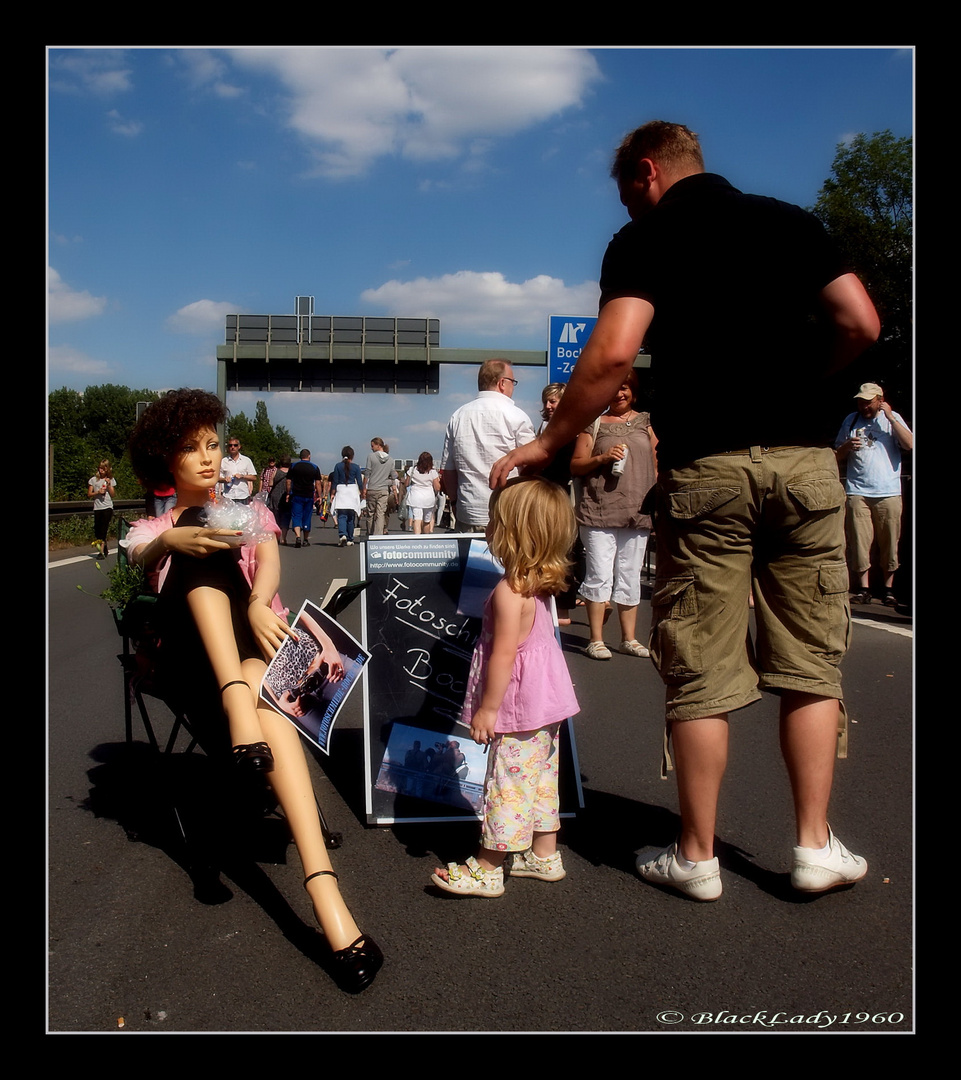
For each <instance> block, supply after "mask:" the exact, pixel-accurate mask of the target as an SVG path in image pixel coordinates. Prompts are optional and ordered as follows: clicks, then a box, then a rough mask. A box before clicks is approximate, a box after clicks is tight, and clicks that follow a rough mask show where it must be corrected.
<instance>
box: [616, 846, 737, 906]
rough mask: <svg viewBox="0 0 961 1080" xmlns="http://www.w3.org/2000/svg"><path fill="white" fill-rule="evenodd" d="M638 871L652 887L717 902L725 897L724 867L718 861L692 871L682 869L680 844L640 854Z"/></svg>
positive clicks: (705, 863) (706, 860)
mask: <svg viewBox="0 0 961 1080" xmlns="http://www.w3.org/2000/svg"><path fill="white" fill-rule="evenodd" d="M635 865H636V867H637V872H638V873H639V874H640V875H641V877H642V878H643V879H644V880H645V881H649V882H650V883H651V884H652V885H667V886H670V888H672V889H677V891H678V892H682V893H684V895H685V896H689V897H691V899H692V900H716V899H717V898H718V897H719V896H720V895H721V868H720V864H719V863H718V861H717V859H716V858H714V859H705V860H704V861H703V862H699V863H695V864H694V866H693V868H692V869H690V870H683V869H681V867H680V865H679V864H678V861H677V844H671V846H670V847H667V848H665V849H664V850H663V851H660V852H658V853H657V854H655V855H651V856H647V857H645V856H643V855H638V857H637V863H636V864H635Z"/></svg>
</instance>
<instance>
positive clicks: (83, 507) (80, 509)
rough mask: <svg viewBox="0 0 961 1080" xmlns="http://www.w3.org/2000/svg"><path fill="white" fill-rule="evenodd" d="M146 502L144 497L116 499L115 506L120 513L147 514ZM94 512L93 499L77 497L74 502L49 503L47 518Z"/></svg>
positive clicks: (53, 518) (51, 519)
mask: <svg viewBox="0 0 961 1080" xmlns="http://www.w3.org/2000/svg"><path fill="white" fill-rule="evenodd" d="M146 505H147V504H146V502H145V501H144V500H143V499H114V501H113V508H114V510H117V511H118V512H119V513H122V514H124V513H127V511H129V510H133V511H136V512H137V513H138V514H145V513H146V512H147V511H146ZM92 513H93V499H75V500H73V501H72V502H52V503H47V518H48V520H50V521H56V520H57V519H58V518H65V517H75V516H80V515H84V514H92Z"/></svg>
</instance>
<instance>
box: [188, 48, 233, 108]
mask: <svg viewBox="0 0 961 1080" xmlns="http://www.w3.org/2000/svg"><path fill="white" fill-rule="evenodd" d="M178 57H179V59H180V61H181V62H182V64H183V66H184V68H185V70H186V73H187V79H188V81H189V82H190V84H191V85H192V86H193V87H195V88H200V87H204V86H207V87H209V88H210V89H211V90H212V91H213V92H214V93H215V94H216V95H217V97H221V98H234V97H239V96H240V95H241V94H243V93H244V91H243V90H242V89H241V88H240V87H239V86H235V85H234V84H233V83H230V82H228V81H227V79H226V76H227V65H226V64H225V63H224V61H223V60H221V59H220V58H219V57H217V56H215V55H214V54H213V53H212V52H211V51H210V50H209V49H181V50H180V52H179V53H178Z"/></svg>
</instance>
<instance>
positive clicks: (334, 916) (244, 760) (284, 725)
mask: <svg viewBox="0 0 961 1080" xmlns="http://www.w3.org/2000/svg"><path fill="white" fill-rule="evenodd" d="M225 418H226V409H225V407H224V405H223V404H222V402H221V401H220V399H219V398H217V397H216V395H214V394H209V393H206V392H204V391H201V390H177V391H174V392H172V393H170V394H167V395H165V396H164V397H163V398H161V399H160V400H159V401H157V402H155V403H154V404H152V405H151V406H150V407H149V408H148V409H147V410H146V411H145V412H144V414H143V416H142V417H141V419H140V421H139V422H138V424H137V427H136V429H135V430H134V433H133V435H132V436H131V441H130V453H131V460H132V462H133V466H134V470H135V472H136V473H137V475H138V477H139V478H140V479H141V481H142V482H144V483H145V484H148V485H149V484H151V483H155V482H158V481H160V482H163V481H167V482H168V483H169V482H172V483H173V484H174V486H175V487H176V490H177V502H176V504H175V506H174V508H173V510H172V511H171V512H170V513H169V514H166V515H164V516H163V517H160V518H156V519H152V520H150V521H140V522H136V523H134V525H133V526H132V527H131V530H130V533H129V535H128V537H127V549H128V556H129V558H130V561H131V562H132V563H136V564H139V565H141V566H143V567H144V569H145V570H147V571H148V573H149V574H150V576H151V579H152V580H153V582H154V586H155V588H157V590H158V592H160V593H161V595H162V598H163V600H164V601H168V598H169V603H168V610H170V611H172V612H173V613H174V615H175V616H177V617H180V618H182V620H183V622H184V623H189V621H190V620H192V622H193V628H189V627H185V634H184V635H183V636H181V635H179V634H170V635H169V638H170V639H171V640H172V641H173V642H174V644H173V645H172V646H171V647H172V648H174V649H176V650H178V651H177V655H176V657H175V658H174V663H175V664H176V667H174V674H175V675H176V674H178V672H179V671H181V670H182V671H184V676H185V678H189V677H191V676H192V675H194V674H195V673H194V671H193V669H194V668H195V667H196V665H197V662H198V661H199V662H200V663H203V662H204V661H205V662H206V663H207V664H209V667H210V669H211V671H212V673H213V677H214V678H215V680H216V686H217V687H218V688H219V691H220V700H221V703H222V706H223V711H224V713H225V715H226V718H227V724H228V727H229V731H230V742H231V745H232V747H233V759H234V762H235V763H236V767H237V769H238V770H239V771H240V772H241V773H242V774H245V775H246V776H248V777H250V776H263V777H264V778H265V779H266V780H267V782H269V784H270V786H271V787H272V789H273V791H274V794H275V796H276V797H277V800H278V802H279V803H280V805H281V807H282V809H283V811H284V815H285V817H286V819H287V822H288V824H289V826H290V830H291V834H292V836H293V840H294V844H295V845H296V847H297V852H298V854H299V855H300V859H301V862H302V864H303V869H304V875H305V880H304V887H305V888H306V889H307V892H308V894H309V896H310V899H311V903H312V905H313V909H314V915H315V917H316V919H317V921H318V923H319V924H320V926H321V928H322V930H323V932H324V936H325V937H326V939H327V942H328V944H329V945H330V948H331V950H332V952H333V956H334V965H333V969H334V974H335V978H336V979H337V982H338V984H339V985H340V987H341V988H342V989H344V990H346V991H348V992H352V993H357V992H359V991H361V990H364V989H365V988H366V987H367V986H369V985H370V984H371V983H372V982H373V980H374V977H375V976H376V974H377V971H378V970H379V969H380V967H381V964H382V963H383V955H382V954H381V951H380V949H379V948H378V947H377V945H376V943H375V942H374V941H373V939H372V938H370V937H368V936H367V935H365V934H363V933H362V932H361V931H360V929H359V928H358V926H357V924H356V923H355V922H354V919H353V917H352V916H351V914H350V911H349V910H348V909H347V905H346V904H345V903H344V900H343V898H342V897H341V895H340V890H339V888H338V885H337V875H336V874H335V873H334V872H333V868H332V866H331V863H330V858H329V856H328V854H327V847H326V844H325V843H324V837H323V833H322V831H321V827H320V820H319V817H318V814H317V808H316V805H315V802H314V792H313V788H312V785H311V781H310V773H309V771H308V768H307V760H306V757H305V756H304V750H303V746H302V745H301V742H300V735H299V734H298V732H297V730H296V729H295V728H294V727H293V725H292V724H291V723H290V722H289V721H288V720H286V719H285V718H284V717H282V716H281V715H280V714H279V713H277V712H275V711H274V710H273V709H270V708H268V707H266V706H263V705H261V704H258V697H257V694H258V688H259V686H260V681H261V679H262V677H263V674H264V671H265V670H266V662H265V660H268V661H269V660H270V658H271V657H272V656H273V654H274V653H275V652H276V651H277V649H278V648H279V646H280V645H281V644H282V642H283V641H284V639H285V638H286V637H296V635H295V633H294V632H293V631H292V630H291V629H290V627H289V626H288V625H287V621H286V618H285V614H286V612H285V609H284V608H283V606H282V605H281V603H280V601H279V599H278V597H277V589H278V586H279V584H280V549H279V547H278V545H277V534H278V532H279V530H278V529H277V526H276V524H275V522H274V520H273V517H272V516H271V515H270V512H269V511H268V510H267V509H266V507H264V506H261V505H260V504H259V503H256V504H255V505H254V506H253V507H252V509H253V511H254V513H255V516H256V517H257V519H258V520H257V525H258V527H259V528H260V530H261V531H260V533H259V534H258V535H257V537H256V539H257V540H258V541H259V542H252V541H249V540H247V541H246V542H244V533H243V531H242V530H241V529H223V528H209V527H205V526H204V525H203V523H202V522H203V517H202V514H201V512H202V511H203V509H204V507H206V506H207V505H208V503H209V500H210V497H211V492H212V490H213V488H214V487H215V485H216V484H217V481H218V478H219V476H220V460H221V457H222V448H221V445H220V442H219V439H218V437H217V433H216V427H217V425H218V424H220V423H223V422H224V420H225ZM188 630H189V631H190V632H189V633H187V631H188ZM193 630H195V631H196V635H195V636H192V635H193ZM197 636H199V641H200V643H201V645H202V649H203V651H204V653H205V654H206V655H205V656H200V657H197V656H196V655H195V654H196V651H197V650H196V649H195V650H194V654H190V653H189V652H188V650H189V648H190V642H191V640H193V641H195V640H196V638H197ZM183 640H186V641H187V644H186V646H185V645H183V644H182V641H183ZM161 641H162V645H161V649H162V651H163V649H164V644H163V642H164V636H163V635H162V636H161Z"/></svg>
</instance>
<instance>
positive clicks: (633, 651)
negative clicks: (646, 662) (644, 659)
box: [617, 638, 651, 656]
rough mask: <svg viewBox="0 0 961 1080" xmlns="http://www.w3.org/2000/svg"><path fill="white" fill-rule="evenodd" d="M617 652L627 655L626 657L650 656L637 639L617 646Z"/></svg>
mask: <svg viewBox="0 0 961 1080" xmlns="http://www.w3.org/2000/svg"><path fill="white" fill-rule="evenodd" d="M617 651H618V652H622V653H627V655H628V656H650V655H651V653H650V650H649V649H647V647H646V646H644V645H642V644H641V643H640V642H639V641H638V640H637V638H633V639H632V640H631V641H622V642H621V644H620V645H619V646H618V649H617Z"/></svg>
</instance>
